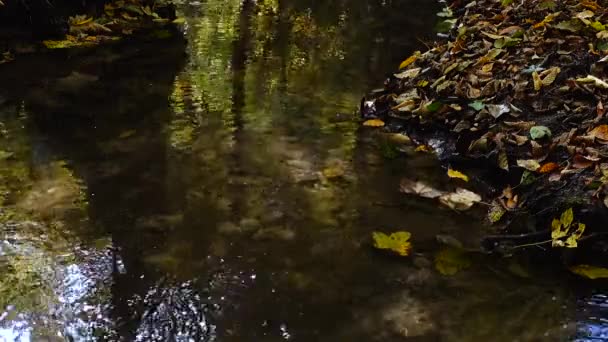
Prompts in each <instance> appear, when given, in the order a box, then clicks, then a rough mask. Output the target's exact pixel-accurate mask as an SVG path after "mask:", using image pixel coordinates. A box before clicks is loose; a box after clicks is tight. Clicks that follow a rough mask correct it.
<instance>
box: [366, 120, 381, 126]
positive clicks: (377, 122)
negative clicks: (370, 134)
mask: <svg viewBox="0 0 608 342" xmlns="http://www.w3.org/2000/svg"><path fill="white" fill-rule="evenodd" d="M363 126H367V127H384V121H382V120H379V119H371V120H367V121H365V122H363Z"/></svg>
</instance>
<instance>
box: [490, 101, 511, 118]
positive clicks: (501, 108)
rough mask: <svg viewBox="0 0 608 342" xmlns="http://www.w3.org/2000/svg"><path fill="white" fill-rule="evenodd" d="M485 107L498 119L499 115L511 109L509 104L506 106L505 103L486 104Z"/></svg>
mask: <svg viewBox="0 0 608 342" xmlns="http://www.w3.org/2000/svg"><path fill="white" fill-rule="evenodd" d="M486 109H487V110H488V113H490V115H492V116H493V117H494V119H498V118H499V117H500V116H501V115H503V114H505V113H508V112H510V111H511V109H510V108H509V106H507V105H506V104H500V105H495V104H488V105H486Z"/></svg>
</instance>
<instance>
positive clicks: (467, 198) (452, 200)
mask: <svg viewBox="0 0 608 342" xmlns="http://www.w3.org/2000/svg"><path fill="white" fill-rule="evenodd" d="M480 201H481V196H479V195H478V194H476V193H474V192H472V191H469V190H466V189H462V188H458V189H456V191H455V192H450V193H447V194H443V195H442V196H440V197H439V202H441V204H443V205H445V206H447V207H448V208H450V209H453V210H460V211H463V210H468V209H470V208H471V207H472V206H473V205H474V204H475V203H478V202H480Z"/></svg>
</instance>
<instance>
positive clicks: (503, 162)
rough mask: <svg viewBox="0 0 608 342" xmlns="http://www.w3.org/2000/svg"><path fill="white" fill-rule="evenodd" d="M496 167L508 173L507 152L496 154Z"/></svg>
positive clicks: (501, 151) (502, 151)
mask: <svg viewBox="0 0 608 342" xmlns="http://www.w3.org/2000/svg"><path fill="white" fill-rule="evenodd" d="M498 167H500V168H501V169H503V170H505V171H509V158H508V157H507V152H505V150H500V151H499V152H498Z"/></svg>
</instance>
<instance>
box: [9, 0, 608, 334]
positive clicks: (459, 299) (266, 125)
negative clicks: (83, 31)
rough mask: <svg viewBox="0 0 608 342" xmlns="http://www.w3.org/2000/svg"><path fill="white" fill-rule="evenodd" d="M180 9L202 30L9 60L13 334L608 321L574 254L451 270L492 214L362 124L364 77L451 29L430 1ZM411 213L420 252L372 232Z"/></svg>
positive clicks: (550, 326) (477, 257) (520, 329)
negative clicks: (407, 251)
mask: <svg viewBox="0 0 608 342" xmlns="http://www.w3.org/2000/svg"><path fill="white" fill-rule="evenodd" d="M178 9H179V11H180V13H181V15H182V16H184V17H185V19H186V23H185V25H184V26H183V27H182V31H180V32H173V31H158V32H154V33H153V34H151V35H149V36H146V37H143V38H142V39H134V40H132V41H128V42H125V43H124V44H122V45H120V44H119V45H118V46H116V47H114V48H112V47H110V48H100V49H97V50H94V51H89V52H82V51H81V52H53V53H50V54H46V55H30V56H26V57H23V58H21V59H18V60H17V61H15V62H13V63H12V64H11V65H8V66H2V67H4V69H0V73H3V75H2V76H1V77H0V81H1V82H2V84H1V86H0V128H1V132H0V142H1V144H2V145H0V165H1V167H0V175H1V176H2V184H0V193H1V195H2V196H1V197H0V201H1V202H0V204H2V208H0V270H1V274H2V276H1V277H0V340H1V341H20V342H21V341H23V342H25V341H64V340H70V341H291V340H293V341H306V342H308V341H410V340H411V341H561V340H563V341H572V340H578V341H585V340H586V339H585V336H587V337H588V338H589V339H588V340H589V341H596V340H601V338H602V337H603V336H608V326H607V325H606V323H605V319H606V318H608V315H607V314H606V313H605V311H606V309H605V308H606V305H608V299H607V298H606V297H604V296H603V295H601V292H600V290H601V287H598V286H599V285H597V283H588V282H586V281H582V280H581V279H580V278H576V277H575V276H573V275H570V274H567V273H566V272H564V271H563V270H562V269H561V267H560V261H559V260H556V261H555V263H554V264H552V263H549V265H547V264H546V263H545V264H544V265H543V266H539V265H537V264H536V261H535V260H536V259H534V256H532V255H530V254H527V255H515V256H512V257H509V258H500V257H494V256H489V255H484V254H482V253H479V252H474V251H472V252H470V253H468V254H467V256H466V260H465V261H460V266H458V267H459V268H460V267H461V266H462V268H463V269H462V270H460V272H457V273H455V274H454V275H443V274H441V273H439V272H438V271H437V269H436V268H437V267H436V259H437V256H438V255H446V251H449V250H450V248H452V247H453V245H454V244H456V241H458V243H462V244H463V245H464V246H465V248H466V249H470V250H473V249H477V247H478V242H479V237H480V236H482V234H483V232H486V231H487V230H488V228H487V227H485V226H484V224H483V223H482V222H479V220H478V219H477V218H476V217H478V216H476V215H474V214H467V213H455V212H453V211H450V210H446V209H443V208H439V207H438V206H437V205H436V203H434V202H432V201H426V200H420V199H416V198H411V197H407V196H404V195H403V194H400V193H399V182H400V179H401V178H402V177H409V178H415V179H424V180H426V181H428V182H431V183H432V184H434V185H436V186H437V187H442V186H444V185H445V184H446V183H448V182H449V180H448V179H447V178H446V176H445V174H444V172H445V170H443V169H442V168H441V167H440V164H439V162H438V161H437V160H436V157H434V156H433V154H425V153H414V152H413V151H406V152H402V151H398V150H396V149H395V148H394V146H388V145H387V144H386V143H385V142H384V140H383V139H382V136H381V134H380V133H379V131H378V130H373V129H362V128H361V127H360V123H359V122H358V120H357V117H356V112H357V107H358V104H359V101H360V99H361V96H362V95H363V94H365V93H366V92H367V91H369V90H370V89H373V88H376V87H378V85H381V84H382V81H383V79H384V76H385V75H386V74H387V73H388V72H391V71H393V70H394V68H395V66H396V65H398V64H399V62H400V61H401V60H402V59H404V58H405V57H407V56H408V55H409V54H411V53H412V52H413V51H414V50H415V49H421V48H424V41H428V40H430V39H432V38H433V37H432V34H431V32H433V26H434V22H435V12H436V11H437V8H436V7H435V6H433V5H429V1H425V0H403V1H316V2H315V1H298V0H294V1H257V2H256V1H250V0H243V1H232V0H201V1H196V2H190V3H184V4H181V5H179V6H178ZM434 147H436V148H441V143H440V142H437V143H436V144H435V145H434ZM398 230H407V231H410V232H411V233H412V243H413V246H414V249H413V254H412V256H411V257H407V258H399V257H391V256H387V255H385V254H383V253H379V252H377V251H375V250H374V249H373V248H372V247H371V232H372V231H383V232H387V233H389V232H393V231H398ZM450 246H452V247H450ZM539 252H540V251H539ZM442 253H443V254H442ZM463 264H466V265H465V266H466V267H465V266H463ZM603 317H605V318H603Z"/></svg>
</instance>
